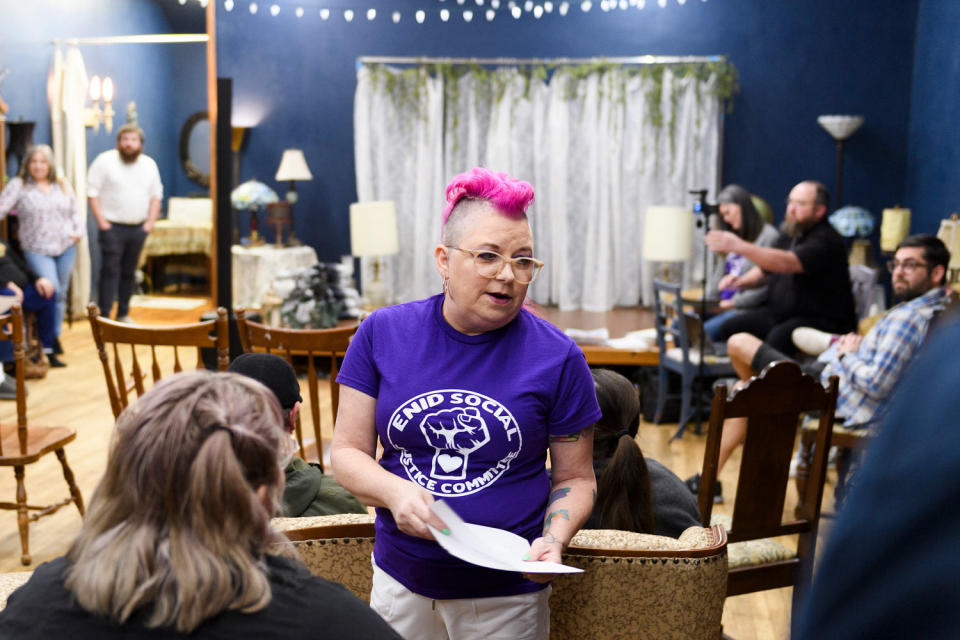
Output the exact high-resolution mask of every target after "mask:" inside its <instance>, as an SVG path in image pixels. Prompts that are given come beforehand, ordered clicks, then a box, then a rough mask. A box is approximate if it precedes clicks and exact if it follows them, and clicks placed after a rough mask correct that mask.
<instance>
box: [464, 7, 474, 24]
mask: <svg viewBox="0 0 960 640" xmlns="http://www.w3.org/2000/svg"><path fill="white" fill-rule="evenodd" d="M471 20H473V11H470V9H467V10H466V11H464V12H463V21H464V22H470V21H471Z"/></svg>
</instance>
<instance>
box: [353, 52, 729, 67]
mask: <svg viewBox="0 0 960 640" xmlns="http://www.w3.org/2000/svg"><path fill="white" fill-rule="evenodd" d="M724 60H726V56H721V55H711V56H654V55H644V56H628V57H611V58H602V57H594V58H431V57H425V56H360V57H359V58H357V69H358V70H359V69H360V67H361V66H362V65H365V64H481V65H522V64H542V65H578V64H597V63H604V62H606V63H611V64H683V63H688V62H722V61H724Z"/></svg>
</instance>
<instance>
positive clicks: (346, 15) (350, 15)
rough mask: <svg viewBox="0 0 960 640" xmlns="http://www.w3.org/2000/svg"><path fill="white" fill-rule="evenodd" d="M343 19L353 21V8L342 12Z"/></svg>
mask: <svg viewBox="0 0 960 640" xmlns="http://www.w3.org/2000/svg"><path fill="white" fill-rule="evenodd" d="M343 19H344V20H346V21H347V22H353V9H347V10H346V11H344V12H343Z"/></svg>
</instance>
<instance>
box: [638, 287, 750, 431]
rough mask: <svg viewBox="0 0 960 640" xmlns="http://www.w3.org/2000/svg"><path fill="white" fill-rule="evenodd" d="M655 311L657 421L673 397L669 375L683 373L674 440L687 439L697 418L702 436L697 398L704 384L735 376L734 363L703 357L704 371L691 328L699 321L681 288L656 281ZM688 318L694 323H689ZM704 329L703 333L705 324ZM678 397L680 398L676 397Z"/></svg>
mask: <svg viewBox="0 0 960 640" xmlns="http://www.w3.org/2000/svg"><path fill="white" fill-rule="evenodd" d="M653 310H654V326H655V327H656V329H657V347H658V349H659V352H660V359H659V370H660V379H659V384H660V388H659V389H658V393H657V411H656V416H655V417H654V420H653V421H654V423H656V424H659V423H660V419H661V418H662V417H663V409H664V407H665V406H666V403H667V399H668V398H669V397H670V394H669V393H668V378H667V375H668V373H667V372H668V371H673V372H674V373H678V374H680V379H681V387H682V390H681V394H680V397H681V400H680V421H679V423H678V424H677V431H676V433H675V434H674V436H673V438H674V439H676V438H681V437H683V433H684V431H685V430H686V426H687V422H689V421H690V419H691V418H694V419H695V423H696V426H695V431H696V433H700V411H699V409H700V402H699V400H697V401H696V402H694V394H695V393H696V394H697V396H696V398H699V397H700V395H699V394H700V387H699V385H700V384H702V383H703V382H704V381H709V380H714V379H716V378H720V377H724V376H735V375H736V372H735V371H734V369H733V365H731V364H730V358H728V357H726V356H714V355H710V354H707V355H706V356H705V357H704V358H703V366H702V368H701V366H700V349H699V344H698V343H699V341H698V340H696V337H695V336H692V335H691V334H690V332H689V325H690V324H699V318H698V317H697V316H696V315H693V316H692V318H691V317H690V314H688V312H686V311H684V309H683V299H682V297H681V295H680V285H677V284H670V283H668V282H662V281H660V280H654V281H653ZM688 318H689V319H690V320H691V322H688ZM700 330H701V331H702V325H701V326H700ZM697 337H699V336H697ZM668 338H670V339H672V340H673V344H674V346H673V347H671V348H667V339H668ZM674 397H676V396H675V394H674Z"/></svg>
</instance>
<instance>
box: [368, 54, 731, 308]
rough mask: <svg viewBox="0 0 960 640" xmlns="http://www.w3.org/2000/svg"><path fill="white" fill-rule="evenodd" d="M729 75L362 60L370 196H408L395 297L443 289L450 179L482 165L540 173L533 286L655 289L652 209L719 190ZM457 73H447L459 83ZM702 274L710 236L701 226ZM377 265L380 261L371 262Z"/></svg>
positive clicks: (566, 301)
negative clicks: (456, 68)
mask: <svg viewBox="0 0 960 640" xmlns="http://www.w3.org/2000/svg"><path fill="white" fill-rule="evenodd" d="M715 81H716V79H715V77H713V76H710V77H708V78H707V79H705V80H700V79H698V78H697V75H696V74H675V73H674V71H672V70H671V68H670V67H669V66H664V67H663V69H662V76H661V77H659V78H658V77H657V76H656V75H655V74H648V73H631V72H630V70H629V69H628V68H627V67H623V66H615V65H607V66H605V67H604V68H602V69H598V70H596V71H594V72H591V73H583V72H582V71H581V70H578V69H575V68H563V67H562V68H559V69H557V70H556V71H555V72H554V73H553V74H552V75H551V76H550V77H549V80H547V79H543V78H539V77H536V74H533V73H530V72H529V71H528V70H525V69H521V68H517V67H504V68H499V69H496V70H489V71H486V72H476V71H474V72H467V73H464V74H462V75H459V77H456V76H455V75H454V74H445V73H431V72H430V70H429V68H428V67H426V66H422V67H416V68H415V69H413V70H412V71H411V70H409V69H408V70H406V71H403V70H401V69H397V68H391V67H386V66H380V65H375V66H373V65H364V66H361V67H360V69H359V71H358V75H357V91H356V96H355V103H354V133H355V145H356V148H355V152H356V174H357V194H358V197H359V200H361V201H365V200H393V201H394V202H395V203H396V210H397V221H398V226H399V240H400V252H399V253H398V254H397V255H396V256H393V257H391V258H389V259H387V261H386V264H387V269H386V273H385V278H386V281H387V285H388V287H389V289H390V291H391V292H392V294H391V297H392V298H393V300H392V301H394V302H403V301H408V300H414V299H417V298H422V297H425V296H428V295H431V294H433V293H436V292H438V291H439V290H440V276H439V275H438V274H437V271H436V267H435V264H434V258H433V249H434V247H435V246H436V244H437V242H438V240H439V237H440V213H441V211H442V209H443V207H444V205H445V202H444V187H445V186H446V184H447V182H448V181H449V179H450V178H451V177H453V176H454V175H455V174H457V173H460V172H462V171H465V170H467V169H470V168H472V167H474V166H486V167H489V168H491V169H495V170H498V171H506V172H508V173H510V174H511V175H514V176H516V177H518V178H521V179H524V180H528V181H529V182H530V183H531V184H532V185H533V187H534V190H535V193H536V202H535V204H534V205H533V206H532V207H531V209H530V211H529V217H530V222H531V225H532V227H533V235H534V243H535V254H536V256H537V257H538V258H540V259H542V260H543V261H544V262H545V263H546V266H545V267H544V270H543V273H542V274H541V275H540V277H539V278H538V280H537V281H536V282H534V284H533V285H532V286H531V291H530V295H531V297H532V298H533V299H534V300H535V301H537V302H539V303H541V304H555V305H558V306H559V307H560V308H561V309H565V310H567V309H580V308H582V309H586V310H590V311H602V310H606V309H610V308H611V307H613V306H620V305H636V304H638V303H648V302H649V301H650V299H651V297H652V286H651V278H652V265H651V264H650V263H648V262H645V261H644V260H643V256H642V255H641V254H640V247H641V245H642V241H643V221H644V212H645V211H646V208H647V207H648V206H650V205H681V206H683V205H686V204H689V203H690V202H691V197H690V196H689V195H688V194H687V191H688V190H690V189H696V188H707V189H710V190H712V191H713V192H714V193H715V187H716V186H717V179H718V166H719V154H720V115H719V100H718V99H717V98H716V97H715V94H714V92H713V91H712V84H713V83H714V82H715ZM445 85H446V86H445ZM693 245H694V258H693V259H692V261H691V263H692V264H691V267H692V269H684V273H685V274H686V276H685V277H686V279H687V281H688V282H689V281H690V280H691V279H694V280H695V279H698V278H699V275H698V273H699V271H700V268H699V267H698V265H699V264H700V263H701V259H700V258H698V256H700V255H702V254H701V253H700V251H701V250H702V241H701V240H699V238H698V236H697V234H696V233H695V234H694V239H693ZM364 267H365V268H364V269H363V273H364V277H366V274H368V273H370V272H371V271H372V270H371V269H369V268H367V265H364Z"/></svg>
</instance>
